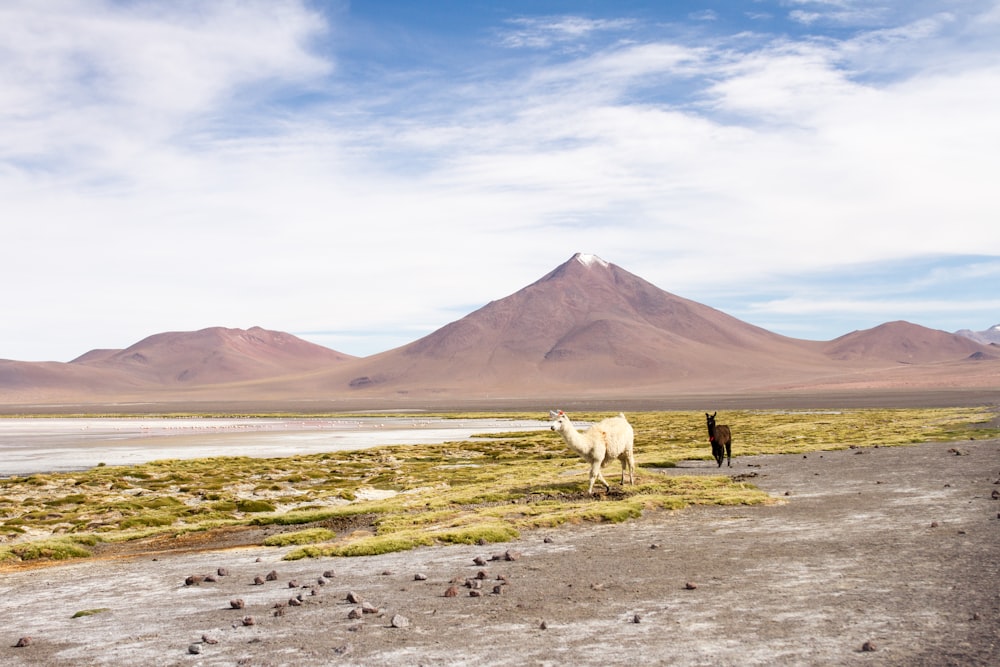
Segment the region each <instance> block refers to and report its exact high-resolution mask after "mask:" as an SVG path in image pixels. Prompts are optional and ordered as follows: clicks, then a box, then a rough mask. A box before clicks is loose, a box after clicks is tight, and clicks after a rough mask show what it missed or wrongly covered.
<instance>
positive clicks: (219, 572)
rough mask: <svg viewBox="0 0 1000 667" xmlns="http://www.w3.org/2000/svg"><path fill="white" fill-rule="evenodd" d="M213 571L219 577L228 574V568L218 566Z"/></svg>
mask: <svg viewBox="0 0 1000 667" xmlns="http://www.w3.org/2000/svg"><path fill="white" fill-rule="evenodd" d="M215 573H216V574H217V575H219V576H220V577H228V576H229V570H227V569H226V568H224V567H220V568H219V569H218V570H216V571H215Z"/></svg>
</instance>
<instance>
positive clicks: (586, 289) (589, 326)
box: [348, 254, 829, 392]
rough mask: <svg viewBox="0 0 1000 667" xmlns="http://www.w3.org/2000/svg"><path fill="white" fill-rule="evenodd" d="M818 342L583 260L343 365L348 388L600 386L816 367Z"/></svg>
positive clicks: (723, 381) (727, 379)
mask: <svg viewBox="0 0 1000 667" xmlns="http://www.w3.org/2000/svg"><path fill="white" fill-rule="evenodd" d="M828 361H829V360H828V359H826V358H825V357H824V356H823V355H822V353H821V350H820V347H819V346H818V345H817V344H814V343H810V342H808V341H800V340H795V339H791V338H786V337H784V336H779V335H777V334H774V333H771V332H768V331H766V330H764V329H761V328H759V327H755V326H753V325H750V324H747V323H745V322H742V321H740V320H738V319H736V318H734V317H731V316H729V315H726V314H725V313H722V312H719V311H717V310H714V309H712V308H709V307H707V306H704V305H701V304H698V303H696V302H694V301H690V300H688V299H684V298H681V297H678V296H676V295H673V294H670V293H668V292H665V291H663V290H661V289H659V288H657V287H656V286H654V285H652V284H651V283H649V282H647V281H645V280H643V279H641V278H639V277H637V276H635V275H633V274H631V273H629V272H628V271H625V270H624V269H622V268H620V267H618V266H615V265H614V264H610V263H607V262H604V261H603V260H600V259H599V258H597V257H594V256H593V255H582V254H577V255H574V256H573V257H572V258H570V260H568V261H567V262H565V263H563V264H562V265H560V266H559V267H557V268H556V269H555V270H554V271H552V272H550V273H549V274H547V275H545V276H544V277H542V278H541V279H540V280H538V281H536V282H535V283H532V284H531V285H529V286H527V287H525V288H524V289H522V290H520V291H518V292H516V293H514V294H512V295H510V296H508V297H506V298H504V299H500V300H499V301H493V302H491V303H489V304H487V305H486V306H483V307H482V308H480V309H479V310H477V311H475V312H473V313H470V314H469V315H467V316H465V317H463V318H462V319H460V320H457V321H455V322H452V323H451V324H448V325H446V326H444V327H442V328H441V329H439V330H437V331H435V332H433V333H431V334H429V335H428V336H425V337H424V338H421V339H420V340H417V341H415V342H413V343H410V344H409V345H405V346H403V347H401V348H397V349H395V350H390V351H388V352H385V353H382V354H380V355H376V356H375V357H371V358H368V359H364V360H361V361H360V362H358V363H356V364H352V366H351V370H352V371H353V372H354V373H355V375H354V376H353V377H352V378H350V379H349V380H348V384H349V385H350V386H351V387H353V388H354V389H358V390H367V391H373V390H375V389H376V388H381V389H396V390H399V391H412V390H414V389H423V390H430V391H434V390H438V391H448V390H451V389H453V388H456V387H465V388H467V389H468V390H469V391H478V392H485V391H495V390H507V391H516V390H521V391H537V390H540V389H546V390H553V389H560V388H562V389H565V390H575V391H601V390H603V389H626V388H634V387H640V386H647V387H648V386H652V385H670V384H678V383H685V382H688V383H690V382H697V383H698V384H699V386H713V387H714V386H727V385H729V384H730V383H731V382H733V376H738V380H739V382H741V383H745V382H747V381H748V380H751V378H753V377H756V378H757V380H758V381H766V379H767V378H770V377H773V376H776V375H777V376H782V375H784V374H787V373H793V374H794V373H800V372H802V370H803V369H811V370H812V371H813V372H821V370H822V369H823V368H824V367H825V366H827V365H828Z"/></svg>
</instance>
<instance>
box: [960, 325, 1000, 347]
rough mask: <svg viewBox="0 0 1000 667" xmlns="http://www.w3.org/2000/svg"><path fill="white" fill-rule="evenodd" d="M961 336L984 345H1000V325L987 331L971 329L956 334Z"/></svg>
mask: <svg viewBox="0 0 1000 667" xmlns="http://www.w3.org/2000/svg"><path fill="white" fill-rule="evenodd" d="M955 333H956V334H958V335H959V336H964V337H965V338H969V339H971V340H974V341H976V342H977V343H981V344H983V345H989V344H991V343H992V344H995V345H1000V324H994V325H993V326H991V327H990V328H989V329H986V330H985V331H972V330H971V329H960V330H959V331H956V332H955Z"/></svg>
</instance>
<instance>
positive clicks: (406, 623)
mask: <svg viewBox="0 0 1000 667" xmlns="http://www.w3.org/2000/svg"><path fill="white" fill-rule="evenodd" d="M389 625H391V626H392V627H394V628H408V627H410V619H408V618H407V617H405V616H402V615H400V614H395V615H394V616H393V617H392V620H391V621H389Z"/></svg>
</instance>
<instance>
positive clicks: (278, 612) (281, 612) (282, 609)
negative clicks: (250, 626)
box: [271, 606, 285, 618]
mask: <svg viewBox="0 0 1000 667" xmlns="http://www.w3.org/2000/svg"><path fill="white" fill-rule="evenodd" d="M271 615H272V616H274V617H275V618H277V617H279V616H284V615H285V607H284V606H281V607H278V608H277V609H275V610H274V612H273V613H272V614H271Z"/></svg>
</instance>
